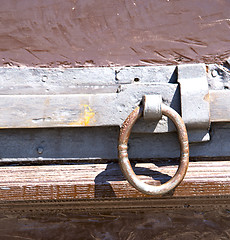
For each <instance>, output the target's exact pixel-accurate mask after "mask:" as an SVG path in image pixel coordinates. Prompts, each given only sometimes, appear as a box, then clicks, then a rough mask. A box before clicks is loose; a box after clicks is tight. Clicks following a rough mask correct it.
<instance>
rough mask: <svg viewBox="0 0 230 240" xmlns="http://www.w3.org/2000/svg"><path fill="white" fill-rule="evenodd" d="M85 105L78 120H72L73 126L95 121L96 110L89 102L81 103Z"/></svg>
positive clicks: (85, 124)
mask: <svg viewBox="0 0 230 240" xmlns="http://www.w3.org/2000/svg"><path fill="white" fill-rule="evenodd" d="M81 106H82V107H83V113H82V114H81V117H80V119H79V120H77V121H73V122H70V123H69V125H71V126H89V125H90V124H91V123H92V122H95V121H96V120H95V118H94V117H95V112H94V110H93V109H92V108H91V107H90V106H89V105H88V104H81Z"/></svg>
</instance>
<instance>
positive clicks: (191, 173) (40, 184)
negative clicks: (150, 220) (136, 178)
mask: <svg viewBox="0 0 230 240" xmlns="http://www.w3.org/2000/svg"><path fill="white" fill-rule="evenodd" d="M176 169H177V165H168V166H166V164H163V163H159V164H157V165H154V164H150V163H140V164H136V166H135V171H136V173H137V174H138V175H140V178H141V180H143V181H145V182H146V183H150V184H155V185H157V184H160V182H165V181H167V180H169V179H170V177H171V176H173V174H174V173H175V171H176ZM0 173H1V176H2V177H1V179H0V200H1V202H14V201H43V200H45V201H46V200H52V201H53V200H58V201H59V200H94V201H97V200H100V199H107V200H108V199H110V200H119V199H123V200H124V199H143V197H144V198H146V199H148V198H156V197H152V196H147V195H144V194H141V193H140V192H138V191H137V190H136V189H134V188H133V187H132V186H130V185H129V183H128V182H127V181H126V180H125V179H124V177H123V176H122V174H121V171H120V169H119V166H118V164H116V163H110V164H76V165H57V166H20V167H1V168H0ZM229 185H230V161H204V162H191V163H190V166H189V169H188V172H187V174H186V177H185V179H184V180H183V182H182V183H181V184H180V185H179V186H178V187H177V188H176V189H175V190H174V191H172V192H171V193H170V194H168V195H167V197H168V198H170V199H174V198H175V199H176V198H178V197H183V198H192V197H193V198H194V197H195V198H198V197H218V196H219V197H220V196H225V197H227V196H228V197H230V187H229ZM157 198H161V197H157Z"/></svg>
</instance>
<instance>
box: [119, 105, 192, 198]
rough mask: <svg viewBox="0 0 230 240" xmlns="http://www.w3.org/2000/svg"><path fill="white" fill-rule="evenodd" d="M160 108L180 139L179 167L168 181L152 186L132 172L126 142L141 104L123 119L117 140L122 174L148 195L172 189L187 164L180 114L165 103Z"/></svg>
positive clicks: (184, 135)
mask: <svg viewBox="0 0 230 240" xmlns="http://www.w3.org/2000/svg"><path fill="white" fill-rule="evenodd" d="M161 108H162V114H163V115H166V116H167V117H169V118H170V119H171V120H172V121H173V123H174V124H175V126H176V128H177V132H178V138H179V141H180V163H179V167H178V169H177V172H176V173H175V175H174V176H173V177H172V178H171V179H170V180H169V181H168V182H166V183H164V184H162V185H159V186H153V185H149V184H146V183H144V182H142V181H141V180H140V179H139V178H138V176H137V175H136V174H135V173H134V171H133V169H132V167H131V164H130V161H129V158H128V152H127V150H128V147H127V144H128V140H129V136H130V133H131V130H132V127H133V125H134V124H135V122H136V121H137V119H138V118H139V117H140V116H142V114H143V106H138V107H137V108H136V109H134V110H133V112H131V114H130V115H129V116H128V117H127V119H126V120H125V122H124V123H123V125H122V127H121V130H120V135H119V141H118V156H119V164H120V167H121V170H122V172H123V174H124V176H125V177H126V179H127V180H128V182H129V183H130V184H131V185H132V186H133V187H134V188H136V189H137V190H139V191H140V192H142V193H144V194H150V195H162V194H165V193H168V192H170V191H171V190H173V189H174V188H175V187H176V186H178V185H179V184H180V182H181V181H182V180H183V178H184V176H185V174H186V172H187V169H188V164H189V144H188V134H187V131H186V127H185V124H184V121H183V120H182V118H181V117H180V115H179V114H178V113H177V112H176V111H175V110H173V109H172V108H171V107H168V106H166V105H165V104H162V105H161Z"/></svg>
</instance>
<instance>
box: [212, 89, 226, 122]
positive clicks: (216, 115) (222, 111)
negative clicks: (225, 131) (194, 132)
mask: <svg viewBox="0 0 230 240" xmlns="http://www.w3.org/2000/svg"><path fill="white" fill-rule="evenodd" d="M209 98H210V118H211V122H230V107H229V106H230V91H229V90H215V91H214V90H213V91H209Z"/></svg>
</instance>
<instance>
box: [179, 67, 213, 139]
mask: <svg viewBox="0 0 230 240" xmlns="http://www.w3.org/2000/svg"><path fill="white" fill-rule="evenodd" d="M178 83H179V84H180V97H181V116H182V118H183V120H184V122H185V124H186V127H187V129H188V134H189V140H190V142H202V141H209V140H210V135H209V127H210V105H209V89H208V80H207V76H206V66H205V64H187V65H179V66H178Z"/></svg>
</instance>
